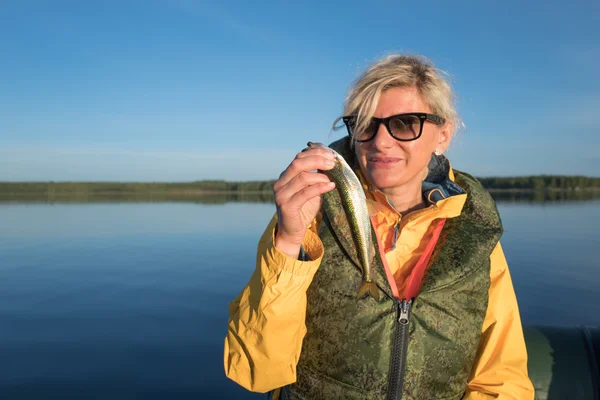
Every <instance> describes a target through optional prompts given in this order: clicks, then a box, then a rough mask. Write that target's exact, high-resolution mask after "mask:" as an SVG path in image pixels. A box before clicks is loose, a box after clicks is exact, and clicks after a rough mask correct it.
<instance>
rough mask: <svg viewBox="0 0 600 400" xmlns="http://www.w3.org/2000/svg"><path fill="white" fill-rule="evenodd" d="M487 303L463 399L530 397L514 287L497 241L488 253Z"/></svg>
mask: <svg viewBox="0 0 600 400" xmlns="http://www.w3.org/2000/svg"><path fill="white" fill-rule="evenodd" d="M490 261H491V273H490V281H491V282H490V288H489V303H488V309H487V313H486V317H485V320H484V322H483V329H482V335H481V341H480V344H479V349H478V350H477V357H476V359H475V365H474V366H473V369H472V371H471V377H470V379H469V383H468V387H467V392H466V394H465V397H464V399H465V400H479V399H498V400H508V399H511V400H512V399H514V400H533V398H534V389H533V385H532V383H531V381H530V379H529V376H528V373H527V349H526V347H525V339H524V338H523V328H522V326H521V317H520V316H519V308H518V304H517V298H516V295H515V290H514V288H513V284H512V280H511V277H510V272H509V270H508V265H507V263H506V258H505V257H504V252H503V251H502V246H501V245H500V243H498V244H497V245H496V248H495V249H494V251H493V252H492V254H491V256H490Z"/></svg>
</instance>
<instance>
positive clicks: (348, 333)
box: [281, 140, 502, 400]
mask: <svg viewBox="0 0 600 400" xmlns="http://www.w3.org/2000/svg"><path fill="white" fill-rule="evenodd" d="M332 147H334V148H336V150H338V152H340V153H341V154H343V155H344V157H345V158H346V159H347V160H352V159H353V157H351V156H350V154H351V153H350V151H351V150H350V149H349V147H348V141H343V140H342V141H338V142H336V143H334V144H333V145H332ZM351 165H352V164H351ZM455 177H456V179H455V182H456V183H457V184H458V185H459V186H460V187H462V188H463V189H464V190H465V191H466V192H467V193H468V197H467V200H466V203H465V205H464V208H463V210H462V213H461V215H460V216H458V217H456V218H452V219H449V220H448V221H447V222H446V224H445V226H444V229H443V231H442V233H441V236H440V239H439V241H438V243H437V245H436V247H435V249H434V252H433V254H432V256H431V259H430V261H429V264H428V267H427V272H426V274H425V277H424V279H423V284H422V289H421V292H420V294H419V295H418V296H417V297H416V298H415V299H414V302H413V307H412V313H411V315H410V318H409V324H408V348H407V352H406V364H405V372H404V373H405V375H404V381H403V385H402V388H401V394H402V399H403V400H413V399H460V398H462V396H463V394H464V392H465V389H466V385H467V380H468V377H469V373H470V371H471V367H472V366H473V363H474V359H475V354H476V351H477V347H478V344H479V340H480V336H481V329H482V325H483V320H484V317H485V313H486V309H487V303H488V288H489V284H490V260H489V257H490V254H491V252H492V250H493V248H494V246H495V245H496V243H497V242H498V240H499V238H500V235H501V233H502V226H501V222H500V218H499V216H498V212H497V209H496V206H495V203H494V201H493V200H492V198H491V197H490V196H489V194H488V193H487V192H486V191H485V189H484V188H483V187H482V186H481V185H480V184H479V183H478V182H477V181H476V180H475V179H474V178H473V177H471V176H470V175H468V174H464V173H460V172H456V171H455ZM339 201H340V200H339V196H338V195H337V193H336V191H334V192H331V195H330V196H329V197H328V198H327V201H325V202H324V204H325V206H324V208H325V213H324V217H323V223H321V227H320V232H319V235H320V238H321V240H322V242H323V245H324V247H325V255H324V257H323V260H322V262H321V265H320V267H319V269H318V271H317V273H316V275H315V277H314V280H313V282H312V284H311V285H310V287H309V289H308V293H307V297H308V304H307V313H306V326H307V334H306V336H305V338H304V341H303V345H302V353H301V356H300V360H299V363H298V367H297V382H296V383H295V384H292V385H290V386H287V387H285V388H284V389H283V391H282V396H281V398H282V399H286V398H291V399H311V400H317V399H349V400H351V399H357V400H358V399H387V398H389V394H388V390H389V386H390V382H389V381H390V375H391V361H392V353H393V351H394V336H395V332H396V329H398V327H397V325H398V322H397V321H398V313H397V310H398V307H397V306H398V300H397V299H395V298H394V296H393V294H392V290H391V288H390V286H389V283H388V281H387V278H386V274H385V270H384V266H383V263H382V261H381V257H380V255H379V254H377V255H376V257H375V260H374V264H375V265H374V266H373V271H374V280H375V282H376V283H377V285H378V287H379V288H380V290H381V293H380V294H381V295H382V296H381V297H382V298H381V299H380V301H379V302H377V301H375V300H374V299H373V298H371V297H366V298H363V299H358V298H357V293H358V288H359V286H360V284H361V282H362V274H361V272H360V269H359V267H358V265H360V264H359V263H358V259H357V255H356V250H355V248H354V247H353V244H352V243H353V241H352V238H351V237H350V236H349V230H348V229H347V227H344V226H343V224H339V223H338V224H332V223H331V222H330V221H340V216H339V213H340V212H343V210H342V208H341V206H340V205H339ZM377 253H379V252H377ZM384 293H385V295H383V294H384Z"/></svg>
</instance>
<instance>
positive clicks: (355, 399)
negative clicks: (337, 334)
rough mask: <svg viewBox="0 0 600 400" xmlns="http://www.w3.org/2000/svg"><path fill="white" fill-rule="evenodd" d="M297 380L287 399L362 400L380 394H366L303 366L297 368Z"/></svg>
mask: <svg viewBox="0 0 600 400" xmlns="http://www.w3.org/2000/svg"><path fill="white" fill-rule="evenodd" d="M297 373H298V380H297V382H296V384H294V385H290V386H289V389H290V393H289V394H290V397H289V399H310V400H319V399H327V400H330V399H347V400H359V399H360V400H364V399H376V398H379V397H380V396H381V394H382V393H381V392H379V391H378V392H368V391H364V390H361V389H360V388H358V387H356V386H352V385H349V384H347V383H345V382H341V381H338V380H337V379H334V378H332V377H330V376H328V375H326V374H325V373H321V372H318V371H315V370H312V369H310V368H307V367H305V366H303V367H300V366H299V367H298V371H297Z"/></svg>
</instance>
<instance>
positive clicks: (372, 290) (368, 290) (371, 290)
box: [358, 282, 379, 301]
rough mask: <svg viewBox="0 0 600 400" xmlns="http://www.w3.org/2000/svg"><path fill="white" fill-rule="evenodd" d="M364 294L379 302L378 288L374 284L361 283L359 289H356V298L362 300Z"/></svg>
mask: <svg viewBox="0 0 600 400" xmlns="http://www.w3.org/2000/svg"><path fill="white" fill-rule="evenodd" d="M366 294H369V295H371V297H372V298H374V299H375V300H377V301H379V288H378V287H377V285H376V284H375V282H363V284H362V285H361V286H360V289H358V297H360V298H362V297H364V296H365V295H366Z"/></svg>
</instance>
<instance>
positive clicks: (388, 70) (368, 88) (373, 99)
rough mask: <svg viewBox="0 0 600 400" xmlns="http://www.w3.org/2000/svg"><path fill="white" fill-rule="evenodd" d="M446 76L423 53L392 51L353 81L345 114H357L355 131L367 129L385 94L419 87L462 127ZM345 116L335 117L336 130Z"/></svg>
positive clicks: (431, 102) (429, 101) (426, 98)
mask: <svg viewBox="0 0 600 400" xmlns="http://www.w3.org/2000/svg"><path fill="white" fill-rule="evenodd" d="M443 75H445V76H448V74H447V73H446V72H444V71H442V70H440V69H437V68H435V66H434V65H433V63H432V62H431V61H430V60H428V59H427V58H425V57H423V56H412V55H402V54H392V55H389V56H387V57H385V58H383V59H381V60H379V61H377V62H375V63H374V64H372V65H371V66H370V67H369V68H368V69H367V70H366V71H365V72H363V73H362V74H361V75H360V76H359V77H358V79H357V80H356V81H355V82H354V83H353V85H352V86H351V89H350V91H349V92H348V95H347V97H346V99H345V101H344V115H354V116H356V129H355V130H354V134H355V135H356V134H357V132H362V131H364V130H365V129H366V128H367V126H368V124H369V121H370V120H371V118H372V117H373V114H374V113H375V109H376V108H377V103H378V102H379V97H380V96H381V93H382V92H383V91H385V90H386V89H391V88H395V87H413V86H415V87H416V88H417V90H418V91H419V93H420V94H421V96H422V97H423V100H424V101H425V102H426V103H427V105H428V106H429V107H430V108H431V112H432V113H434V114H437V115H439V116H441V117H443V118H444V119H445V120H446V122H453V123H454V126H455V127H458V126H460V125H461V124H462V122H461V120H460V117H459V116H458V112H457V111H456V109H455V107H454V103H455V96H454V93H453V91H452V88H451V87H450V84H449V82H448V81H447V80H446V79H444V78H443V77H442V76H443ZM341 119H342V118H341V117H340V118H338V119H336V120H335V122H334V123H333V127H334V129H340V128H341V127H342V126H336V125H337V123H338V122H339V121H340V120H341Z"/></svg>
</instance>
